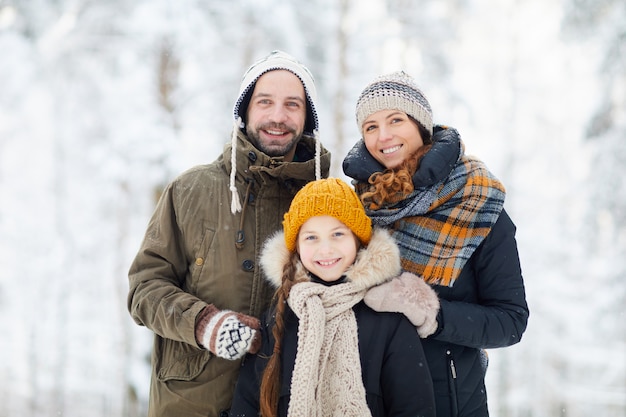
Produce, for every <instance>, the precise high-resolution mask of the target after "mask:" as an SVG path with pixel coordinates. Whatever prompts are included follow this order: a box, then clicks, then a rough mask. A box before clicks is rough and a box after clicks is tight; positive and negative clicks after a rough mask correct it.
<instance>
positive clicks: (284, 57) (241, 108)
mask: <svg viewBox="0 0 626 417" xmlns="http://www.w3.org/2000/svg"><path fill="white" fill-rule="evenodd" d="M274 70H287V71H290V72H292V73H293V74H294V75H295V76H296V77H298V78H299V79H300V81H301V82H302V86H303V87H304V94H305V95H306V120H305V123H304V132H303V133H304V134H306V135H309V136H312V137H314V138H315V178H316V179H320V178H321V159H320V158H321V156H320V155H321V143H320V140H319V126H318V124H319V122H318V118H317V110H316V107H315V103H316V102H317V91H316V90H315V81H314V80H313V75H311V72H310V71H309V70H308V68H307V67H305V66H304V65H303V64H302V63H300V62H298V61H297V60H296V59H295V58H294V57H292V56H291V55H289V54H287V53H285V52H282V51H278V50H275V51H272V52H270V54H269V55H266V56H265V57H263V58H261V59H260V60H258V61H257V62H255V63H254V64H252V65H251V66H250V68H248V70H247V71H246V72H245V74H244V75H243V79H242V80H241V87H239V96H238V98H237V102H235V108H234V116H235V124H234V126H233V133H232V137H231V165H232V167H231V170H230V185H229V188H230V191H231V193H232V200H231V205H230V210H231V212H232V213H233V214H235V213H237V212H239V211H241V202H240V201H239V194H238V192H237V187H236V186H235V175H236V171H237V133H238V132H239V130H240V129H242V128H244V127H245V122H246V112H247V111H248V104H249V103H250V98H251V96H252V92H253V91H254V86H255V85H256V82H257V80H258V79H259V78H260V77H261V76H262V75H263V74H265V73H266V72H269V71H274Z"/></svg>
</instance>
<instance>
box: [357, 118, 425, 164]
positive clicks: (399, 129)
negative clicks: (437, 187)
mask: <svg viewBox="0 0 626 417" xmlns="http://www.w3.org/2000/svg"><path fill="white" fill-rule="evenodd" d="M361 130H362V133H363V140H364V141H365V147H366V148H367V150H368V151H369V153H370V154H371V155H372V156H373V157H374V159H376V160H377V161H378V162H380V163H381V164H382V165H384V166H385V168H396V167H398V166H399V165H400V164H402V162H404V160H405V159H407V158H408V157H409V156H410V155H413V154H414V153H415V151H417V150H418V149H419V148H421V147H422V146H423V145H424V141H423V139H422V135H420V132H419V129H418V127H417V124H416V123H415V122H414V121H413V120H411V119H410V118H409V116H407V114H406V113H404V112H401V111H398V110H381V111H378V112H376V113H374V114H372V115H371V116H369V117H368V118H367V119H365V122H364V123H363V127H362V129H361Z"/></svg>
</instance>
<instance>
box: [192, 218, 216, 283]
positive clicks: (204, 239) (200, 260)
mask: <svg viewBox="0 0 626 417" xmlns="http://www.w3.org/2000/svg"><path fill="white" fill-rule="evenodd" d="M203 230H204V232H203V233H202V235H201V240H200V241H199V244H198V245H197V247H196V248H195V249H194V256H195V257H196V258H195V260H194V262H193V264H192V268H191V285H190V286H191V288H190V289H191V292H192V293H194V294H195V293H197V291H198V283H199V282H200V276H201V275H202V270H203V269H204V267H205V266H206V265H212V264H213V263H214V260H212V259H209V249H210V247H211V244H212V243H213V239H214V237H215V230H214V229H212V228H210V227H209V226H208V225H207V224H205V225H204V227H203Z"/></svg>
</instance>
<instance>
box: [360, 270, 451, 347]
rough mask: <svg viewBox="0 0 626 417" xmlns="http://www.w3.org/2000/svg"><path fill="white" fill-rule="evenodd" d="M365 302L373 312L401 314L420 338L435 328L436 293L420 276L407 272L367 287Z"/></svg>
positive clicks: (437, 308) (437, 305) (437, 303)
mask: <svg viewBox="0 0 626 417" xmlns="http://www.w3.org/2000/svg"><path fill="white" fill-rule="evenodd" d="M365 304H367V305H368V306H369V307H370V308H371V309H372V310H375V311H387V312H394V313H402V314H404V315H405V316H406V317H407V318H408V319H409V320H410V321H411V323H413V325H414V326H415V327H416V328H417V332H418V333H419V335H420V337H421V338H426V337H428V336H430V335H431V334H433V333H435V331H436V330H437V326H438V324H437V313H438V312H439V298H438V297H437V293H436V292H435V291H434V290H433V289H432V288H431V287H430V285H428V284H427V283H425V282H424V280H423V279H422V278H420V277H418V276H417V275H413V274H411V273H409V272H403V273H402V275H400V276H399V277H396V278H394V279H392V280H391V281H388V282H385V283H384V284H381V285H378V286H376V287H372V288H370V289H369V290H368V291H367V293H366V294H365Z"/></svg>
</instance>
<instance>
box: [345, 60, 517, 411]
mask: <svg viewBox="0 0 626 417" xmlns="http://www.w3.org/2000/svg"><path fill="white" fill-rule="evenodd" d="M356 116H357V125H358V128H359V130H360V131H361V134H362V136H363V140H362V141H359V142H358V143H357V144H356V146H355V147H354V148H353V149H352V150H351V151H350V152H349V154H348V156H346V158H345V160H344V162H343V169H344V173H345V174H346V175H348V176H349V177H352V178H353V179H354V184H355V187H356V189H357V192H358V194H359V195H360V197H361V199H362V201H363V202H364V204H365V207H366V212H367V214H368V215H369V216H370V217H371V218H372V221H373V223H374V224H375V225H378V226H384V227H387V228H389V229H391V231H392V232H393V237H394V238H395V240H396V242H397V243H398V246H399V248H400V253H401V257H402V267H403V269H404V270H405V271H409V272H412V273H413V274H415V275H411V276H409V275H408V274H407V275H403V276H401V277H400V278H399V279H397V280H396V279H394V280H393V281H391V282H389V283H386V284H383V285H381V286H380V287H377V288H373V289H371V290H370V291H369V292H368V294H367V295H366V297H365V302H366V303H367V304H368V305H369V306H370V307H372V308H374V309H375V310H377V311H397V312H403V313H404V314H405V315H406V316H407V317H408V318H409V319H411V321H412V322H413V324H415V325H416V327H417V330H418V332H419V334H420V335H421V336H422V337H423V338H425V339H423V340H422V344H423V346H424V351H425V353H426V357H427V359H428V366H429V368H430V372H431V374H432V377H433V382H434V389H435V400H436V404H437V416H438V417H448V416H454V417H457V416H463V417H469V416H477V417H478V416H480V417H485V416H488V414H489V413H488V410H487V394H486V391H485V382H484V377H485V372H486V369H487V357H486V354H485V351H484V349H485V348H497V347H504V346H509V345H512V344H515V343H517V342H519V341H520V339H521V337H522V334H523V333H524V330H525V329H526V323H527V320H528V306H527V304H526V296H525V291H524V283H523V280H522V273H521V269H520V262H519V256H518V252H517V245H516V242H515V225H514V224H513V222H512V221H511V219H510V218H509V216H508V215H507V213H506V211H505V210H504V209H503V204H504V195H505V193H504V187H503V186H502V184H501V183H500V182H499V181H498V180H497V179H496V178H495V177H494V176H493V175H492V174H491V173H490V172H489V171H488V170H487V168H486V167H485V165H484V164H483V163H482V162H481V161H479V160H477V159H476V158H472V157H469V156H466V155H464V146H463V143H462V142H461V140H460V138H459V135H458V133H457V132H456V130H454V129H450V128H447V127H443V126H435V127H434V128H433V121H432V110H431V107H430V104H429V103H428V100H426V97H425V96H424V94H423V93H422V92H421V91H420V89H419V88H418V87H417V85H416V84H415V82H414V80H413V78H411V77H410V76H409V75H407V74H406V73H404V72H396V73H393V74H388V75H384V76H381V77H380V78H377V79H375V80H374V81H373V82H372V83H370V84H369V85H368V86H367V87H366V88H365V89H364V90H363V92H362V93H361V95H360V97H359V99H358V102H357V106H356ZM417 275H418V276H421V277H423V280H422V279H416V276H417ZM431 286H432V288H434V289H435V291H436V292H437V294H438V295H439V301H440V309H439V311H438V312H434V313H435V317H434V319H435V320H434V323H435V325H434V326H432V325H431V323H433V320H432V319H433V317H432V314H433V311H432V310H425V309H424V308H423V307H422V305H421V304H420V303H419V302H416V297H415V294H416V293H419V292H422V291H423V289H424V288H425V287H428V288H430V287H431ZM425 317H426V318H425ZM424 323H426V325H425V324H424Z"/></svg>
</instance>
